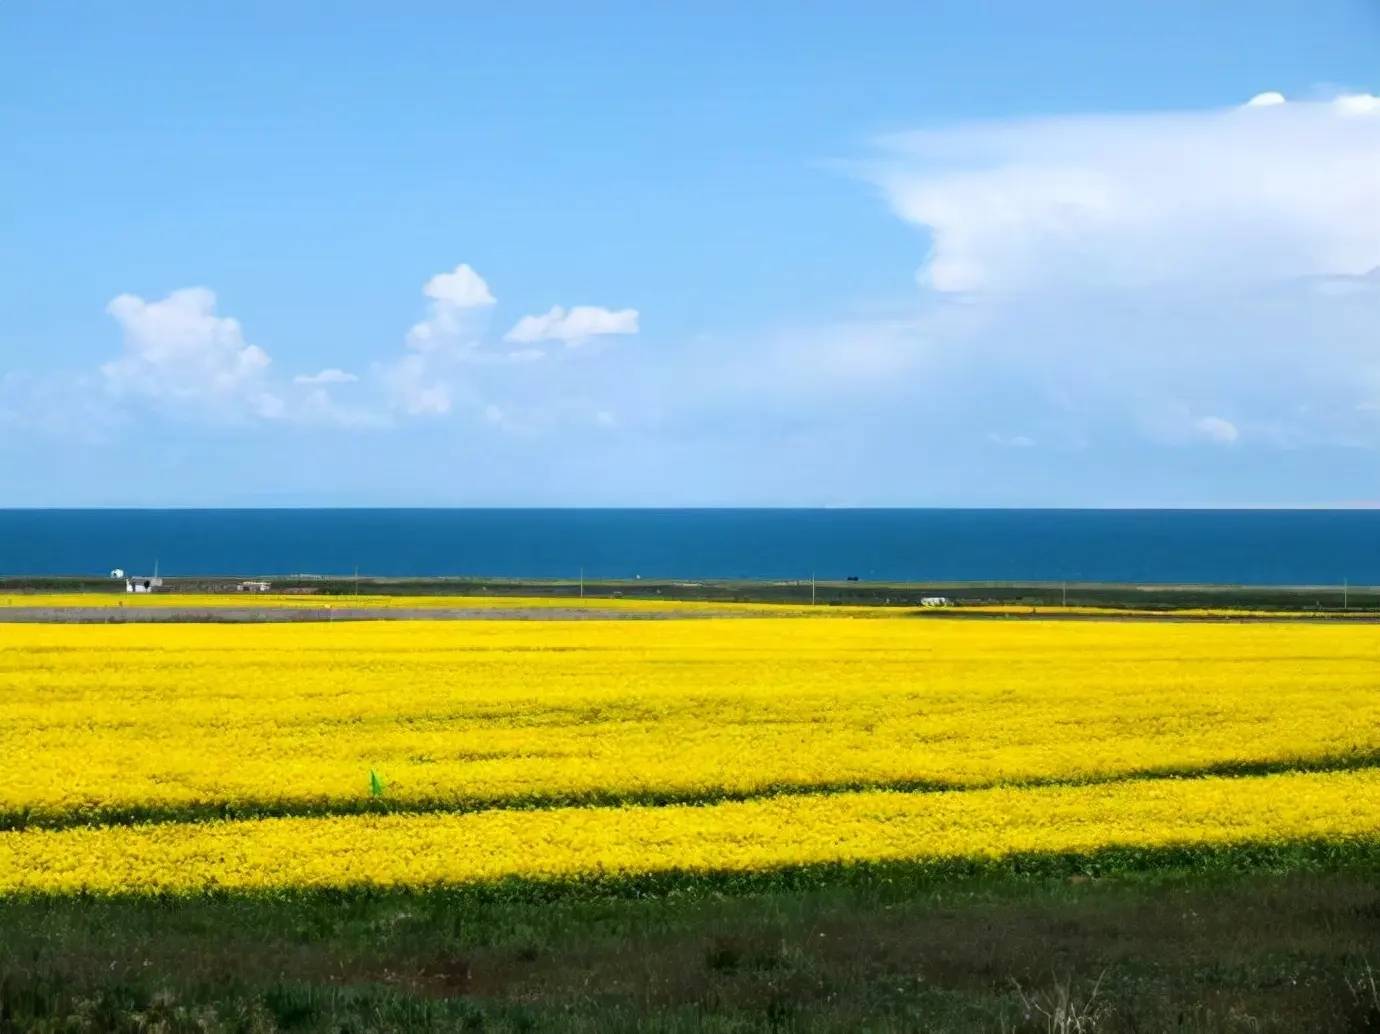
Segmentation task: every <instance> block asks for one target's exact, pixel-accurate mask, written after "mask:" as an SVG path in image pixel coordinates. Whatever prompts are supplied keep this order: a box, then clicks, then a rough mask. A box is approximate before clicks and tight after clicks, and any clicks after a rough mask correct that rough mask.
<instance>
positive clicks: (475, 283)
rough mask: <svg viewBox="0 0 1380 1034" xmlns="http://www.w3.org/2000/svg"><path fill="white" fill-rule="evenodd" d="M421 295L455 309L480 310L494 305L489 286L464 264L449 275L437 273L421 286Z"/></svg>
mask: <svg viewBox="0 0 1380 1034" xmlns="http://www.w3.org/2000/svg"><path fill="white" fill-rule="evenodd" d="M422 293H423V294H425V295H426V296H427V297H428V298H431V299H433V300H434V301H437V302H440V303H441V304H443V305H447V306H450V307H452V308H456V309H480V308H483V307H484V306H486V305H493V304H494V296H493V292H491V291H490V290H489V285H488V284H486V283H485V282H484V278H483V277H482V276H480V275H479V274H478V273H476V272H475V271H474V269H473V268H472V267H471V266H470V265H469V264H468V263H465V262H462V263H460V265H458V266H456V267H455V269H454V270H453V271H452V272H450V273H437V274H436V275H435V276H433V277H432V278H431V279H430V280H428V281H427V282H426V283H425V284H424V285H423V287H422Z"/></svg>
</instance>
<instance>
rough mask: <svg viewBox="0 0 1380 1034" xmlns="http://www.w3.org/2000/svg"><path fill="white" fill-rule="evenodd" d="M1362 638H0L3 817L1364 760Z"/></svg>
mask: <svg viewBox="0 0 1380 1034" xmlns="http://www.w3.org/2000/svg"><path fill="white" fill-rule="evenodd" d="M1377 751H1380V627H1375V626H1361V625H1357V626H1346V627H1330V626H1327V627H1324V626H1319V625H1307V624H1297V625H1288V624H1273V625H1256V626H1246V625H1193V624H1160V623H1155V624H1131V623H1122V624H1113V623H1095V624H1083V623H1068V622H1040V621H1029V622H1024V621H1023V622H1003V621H980V622H963V621H945V620H936V621H924V622H919V621H914V620H908V619H903V618H895V619H878V620H872V621H850V620H844V619H821V620H813V621H800V620H792V619H760V618H742V619H733V620H712V619H710V620H699V621H659V622H627V621H568V622H566V621H544V622H522V621H494V622H379V623H358V624H355V623H352V624H346V625H334V626H332V625H328V624H319V625H290V626H286V625H247V626H224V625H166V626H149V625H126V626H104V625H100V626H72V625H0V818H6V817H7V824H9V825H11V826H13V825H17V824H18V823H19V822H20V821H21V820H22V821H26V822H28V823H30V824H40V825H41V824H44V823H48V824H63V823H70V822H74V821H77V820H80V819H83V818H92V817H94V818H97V819H107V820H109V819H117V818H118V819H130V818H138V817H140V816H141V815H142V816H153V815H158V816H162V817H167V816H170V815H171V816H174V817H175V816H176V815H177V814H178V812H179V810H183V811H185V812H186V813H187V814H188V815H191V814H193V813H199V814H204V813H205V811H207V810H210V809H217V808H221V807H229V808H231V809H232V810H238V811H240V812H251V813H252V812H253V811H254V810H255V809H261V810H266V811H280V812H281V811H286V812H300V813H304V814H310V813H329V812H332V811H350V810H357V809H358V807H359V804H360V802H361V801H366V802H368V801H369V799H370V793H371V785H373V784H371V780H370V773H371V771H372V772H374V773H376V774H377V779H378V785H380V786H381V787H382V788H383V789H382V793H383V802H384V804H385V805H387V806H398V807H402V808H412V807H415V808H423V807H426V808H440V809H447V808H460V807H466V808H477V807H484V806H487V805H492V804H501V803H510V804H511V803H539V804H545V805H550V804H553V803H562V802H576V801H583V802H588V801H610V800H663V799H687V798H688V799H695V800H713V799H716V798H717V797H720V796H745V795H752V794H755V793H764V792H774V791H780V790H782V789H786V790H800V789H808V788H834V789H838V788H846V787H855V786H915V785H930V784H933V785H940V786H961V787H981V786H986V785H993V784H1006V785H1014V784H1029V783H1036V782H1049V781H1079V780H1103V779H1115V778H1123V777H1128V776H1135V775H1143V774H1146V773H1155V772H1161V773H1162V772H1165V771H1175V770H1179V771H1185V772H1192V771H1203V770H1214V769H1222V768H1232V767H1240V768H1242V769H1244V770H1259V769H1261V768H1269V767H1276V768H1278V767H1289V766H1291V765H1296V764H1303V763H1315V764H1332V765H1335V766H1336V767H1346V766H1348V765H1355V764H1365V763H1369V761H1371V760H1373V759H1374V757H1375V755H1376V753H1377Z"/></svg>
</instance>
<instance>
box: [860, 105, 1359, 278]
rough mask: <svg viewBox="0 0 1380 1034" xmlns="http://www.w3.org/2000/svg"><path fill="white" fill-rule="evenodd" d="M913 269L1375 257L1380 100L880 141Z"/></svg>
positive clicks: (1123, 270) (878, 173)
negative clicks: (915, 237) (916, 250)
mask: <svg viewBox="0 0 1380 1034" xmlns="http://www.w3.org/2000/svg"><path fill="white" fill-rule="evenodd" d="M882 145H883V148H884V151H885V154H884V157H883V159H882V160H881V161H880V162H879V163H878V164H877V165H876V166H875V167H874V169H873V171H872V176H873V177H874V178H875V179H876V181H877V182H878V183H879V184H880V185H881V186H882V188H883V189H884V191H885V193H886V196H887V198H888V199H889V201H890V203H891V205H892V206H893V207H894V209H895V210H896V212H897V213H898V214H899V215H900V216H901V217H902V218H904V219H905V220H907V221H908V222H912V223H915V224H917V225H919V226H922V227H924V228H926V229H927V230H928V232H929V233H930V236H931V252H930V256H929V260H928V261H927V262H926V263H925V265H924V267H923V268H922V269H921V271H920V280H921V283H922V284H923V285H925V286H927V287H931V288H933V289H935V290H938V291H943V292H1012V291H1050V290H1057V291H1061V292H1077V291H1081V290H1084V289H1088V288H1092V289H1099V288H1107V287H1146V286H1157V285H1191V286H1193V287H1195V288H1201V287H1204V286H1205V285H1229V284H1233V283H1234V284H1242V283H1249V282H1252V281H1259V280H1262V279H1269V278H1287V277H1297V276H1310V275H1324V274H1352V275H1355V274H1361V273H1364V272H1366V271H1368V270H1370V269H1373V268H1374V267H1376V266H1377V265H1380V176H1377V175H1376V169H1377V168H1380V100H1378V99H1377V98H1375V97H1371V96H1369V95H1364V94H1360V95H1351V96H1346V97H1342V98H1338V99H1336V100H1334V101H1317V102H1292V103H1279V102H1278V101H1276V100H1275V99H1274V96H1272V95H1271V94H1261V95H1258V96H1257V97H1256V98H1255V99H1254V100H1253V101H1252V102H1250V103H1248V104H1247V105H1245V106H1238V107H1234V108H1227V109H1216V110H1208V111H1193V112H1172V113H1158V114H1125V115H1107V116H1071V117H1057V118H1043V119H1032V120H1019V121H1007V122H993V123H978V124H974V125H967V126H960V127H956V128H952V129H939V130H930V131H924V132H916V133H908V134H900V135H896V136H893V137H890V138H887V139H886V140H885V141H883V142H882Z"/></svg>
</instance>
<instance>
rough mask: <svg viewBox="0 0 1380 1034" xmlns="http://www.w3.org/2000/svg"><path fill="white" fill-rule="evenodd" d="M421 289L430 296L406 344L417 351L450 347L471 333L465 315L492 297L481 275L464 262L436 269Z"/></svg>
mask: <svg viewBox="0 0 1380 1034" xmlns="http://www.w3.org/2000/svg"><path fill="white" fill-rule="evenodd" d="M422 293H423V294H424V295H426V296H427V297H428V298H430V299H431V306H430V312H429V314H428V315H427V318H426V319H424V320H422V321H421V322H420V323H417V324H414V325H413V327H412V329H411V330H409V331H408V332H407V345H408V347H409V348H412V349H415V350H416V351H419V352H427V351H432V350H434V349H445V348H453V347H455V346H456V344H457V342H459V341H461V340H462V339H464V338H466V337H468V336H472V335H473V334H474V333H475V325H474V324H473V322H472V321H470V320H468V319H467V317H468V316H469V314H470V313H471V312H472V311H473V310H476V309H486V308H488V307H489V306H491V305H493V304H494V301H495V299H494V296H493V293H492V292H491V291H490V290H489V285H488V284H486V283H485V282H484V278H483V277H481V276H480V275H479V274H478V273H476V272H475V271H474V270H473V269H472V268H471V267H470V266H469V265H467V264H466V263H464V262H462V263H460V265H458V266H456V267H455V269H454V271H453V272H450V273H437V274H436V275H435V276H433V277H432V278H431V279H430V280H428V281H427V282H426V283H425V284H424V285H423V286H422Z"/></svg>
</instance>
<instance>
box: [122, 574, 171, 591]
mask: <svg viewBox="0 0 1380 1034" xmlns="http://www.w3.org/2000/svg"><path fill="white" fill-rule="evenodd" d="M162 587H163V579H162V578H159V577H158V576H157V575H156V574H155V575H151V576H149V577H143V576H141V575H130V576H127V577H126V578H125V592H153V590H154V589H161V588H162Z"/></svg>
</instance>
